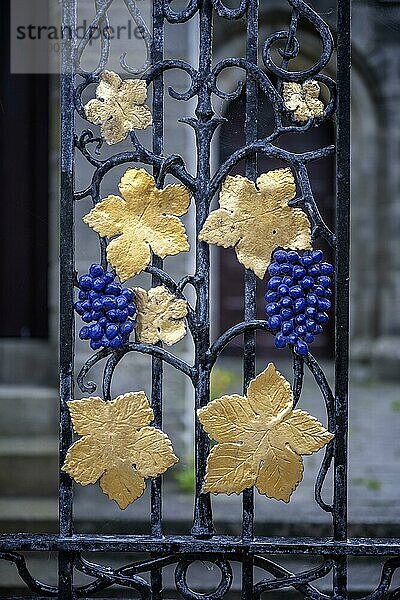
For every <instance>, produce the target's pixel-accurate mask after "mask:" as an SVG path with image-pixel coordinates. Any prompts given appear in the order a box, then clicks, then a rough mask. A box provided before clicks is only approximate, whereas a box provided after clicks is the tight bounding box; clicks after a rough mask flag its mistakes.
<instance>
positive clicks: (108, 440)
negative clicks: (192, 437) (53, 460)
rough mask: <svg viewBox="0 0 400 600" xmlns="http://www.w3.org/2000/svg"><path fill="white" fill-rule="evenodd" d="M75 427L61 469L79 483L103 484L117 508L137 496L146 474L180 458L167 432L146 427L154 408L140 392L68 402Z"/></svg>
mask: <svg viewBox="0 0 400 600" xmlns="http://www.w3.org/2000/svg"><path fill="white" fill-rule="evenodd" d="M68 408H69V412H70V415H71V419H72V423H73V426H74V430H75V432H76V433H77V434H79V435H82V436H83V437H82V438H81V439H80V440H78V441H77V442H75V443H74V444H72V446H71V447H70V448H69V450H68V452H67V456H66V459H65V462H64V465H63V467H62V470H63V471H65V472H66V473H68V474H69V475H70V476H71V477H72V478H73V479H74V480H75V481H76V482H77V483H80V484H81V485H88V484H90V483H96V481H98V480H100V486H101V489H102V490H103V492H104V493H105V494H107V496H108V497H109V498H110V500H115V502H116V503H117V504H118V506H119V507H120V508H121V509H125V508H126V507H127V506H128V505H129V504H131V503H132V502H134V501H135V500H137V498H139V497H140V496H141V495H142V494H143V492H144V489H145V478H146V477H157V476H158V475H160V474H161V473H164V472H165V471H166V470H167V469H168V468H169V467H171V466H172V465H174V464H175V463H177V462H178V459H177V457H176V456H175V454H174V452H173V449H172V444H171V441H170V440H169V438H168V436H167V435H166V434H165V433H163V432H162V431H160V430H159V429H156V428H155V427H149V423H151V421H152V420H153V419H154V415H153V411H152V409H151V407H150V404H149V401H148V399H147V397H146V394H145V393H144V392H128V393H127V394H124V395H122V396H118V397H117V398H115V400H113V401H112V402H105V401H104V400H102V399H101V398H98V397H92V398H84V399H82V400H74V401H72V402H68Z"/></svg>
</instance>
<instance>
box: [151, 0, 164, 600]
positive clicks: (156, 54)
mask: <svg viewBox="0 0 400 600" xmlns="http://www.w3.org/2000/svg"><path fill="white" fill-rule="evenodd" d="M152 18H153V41H152V47H151V63H152V65H154V64H156V63H157V62H159V61H161V60H163V57H164V14H163V7H162V3H161V2H156V1H154V2H153V12H152ZM152 112H153V152H155V154H162V153H163V150H164V144H163V141H164V140H163V138H164V81H163V76H162V75H159V76H158V77H157V78H156V79H155V80H154V82H153V111H152ZM153 175H154V177H155V179H156V180H157V177H158V175H159V170H158V169H156V168H154V169H153ZM161 183H162V182H161ZM152 264H153V266H155V267H158V268H159V269H162V267H163V261H162V259H160V258H159V257H157V256H153V261H152ZM160 283H161V282H160V280H159V278H158V277H156V276H153V277H152V281H151V284H152V286H153V287H154V286H157V285H160ZM162 397H163V363H162V360H161V359H160V358H154V357H153V358H152V389H151V406H152V409H153V412H154V425H155V426H156V427H159V428H160V429H161V428H162V417H163V414H162V413H163V410H162ZM150 493H151V522H150V532H151V535H153V536H156V537H161V536H162V479H161V477H157V478H156V479H152V480H151V492H150ZM162 586H163V583H162V569H159V570H153V571H152V572H151V589H152V598H153V600H159V599H161V598H162Z"/></svg>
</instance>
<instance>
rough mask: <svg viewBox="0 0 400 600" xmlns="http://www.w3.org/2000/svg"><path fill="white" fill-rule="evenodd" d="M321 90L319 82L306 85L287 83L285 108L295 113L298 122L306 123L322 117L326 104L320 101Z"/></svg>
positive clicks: (284, 96) (284, 89) (285, 85)
mask: <svg viewBox="0 0 400 600" xmlns="http://www.w3.org/2000/svg"><path fill="white" fill-rule="evenodd" d="M320 92H321V88H320V86H319V83H318V81H315V80H310V81H306V82H305V83H293V82H290V83H288V82H285V83H284V84H283V100H284V103H285V107H286V108H287V109H288V110H289V111H290V112H292V113H293V116H294V118H295V120H296V121H299V122H301V123H304V122H305V121H308V120H309V119H310V118H311V117H322V115H323V114H324V108H325V107H324V104H323V102H321V100H319V99H318V98H319V95H320Z"/></svg>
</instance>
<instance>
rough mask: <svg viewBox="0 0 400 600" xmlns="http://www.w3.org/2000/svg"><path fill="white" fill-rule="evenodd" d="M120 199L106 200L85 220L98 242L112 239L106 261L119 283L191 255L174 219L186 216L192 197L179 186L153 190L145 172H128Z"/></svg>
mask: <svg viewBox="0 0 400 600" xmlns="http://www.w3.org/2000/svg"><path fill="white" fill-rule="evenodd" d="M118 188H119V191H120V194H121V196H122V197H120V196H107V198H105V199H104V200H102V201H101V202H99V203H98V204H97V205H96V206H95V207H94V208H93V209H92V210H91V211H90V212H89V213H88V214H87V215H86V216H85V217H84V218H83V220H84V222H85V223H86V224H87V225H89V227H91V228H92V229H94V231H96V232H97V233H98V234H99V235H100V236H102V237H113V236H118V237H115V238H114V239H112V240H111V241H110V243H109V244H108V246H107V258H108V260H109V262H110V263H111V265H112V266H113V267H115V269H116V271H117V274H118V276H119V278H120V279H121V281H125V280H126V279H129V278H130V277H133V276H134V275H137V274H138V273H140V272H141V271H143V269H145V268H146V267H147V265H148V264H149V263H150V261H151V250H152V251H153V252H154V254H156V255H157V256H159V257H160V258H165V257H166V256H172V255H175V254H178V253H179V252H187V251H188V250H189V243H188V238H187V235H186V231H185V227H184V225H183V223H182V222H181V220H180V219H179V218H178V217H180V216H182V215H184V214H185V213H187V211H188V208H189V204H190V192H189V190H188V189H187V188H186V187H185V186H184V185H181V184H172V185H167V186H166V187H165V188H164V189H163V190H159V189H157V188H156V184H155V181H154V178H153V177H152V176H151V175H150V174H149V173H147V171H145V169H128V170H127V171H125V173H124V175H123V176H122V178H121V181H120V183H119V186H118Z"/></svg>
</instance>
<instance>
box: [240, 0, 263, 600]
mask: <svg viewBox="0 0 400 600" xmlns="http://www.w3.org/2000/svg"><path fill="white" fill-rule="evenodd" d="M258 2H259V0H250V3H249V7H248V10H247V37H246V59H247V60H248V61H249V62H251V63H253V64H257V63H258ZM257 91H258V90H257V83H256V82H255V81H254V80H253V79H251V78H250V77H249V76H248V75H247V77H246V117H245V135H246V144H250V143H251V142H253V141H254V140H256V139H257V122H258V96H257ZM246 177H248V178H249V179H250V180H251V181H255V180H256V179H257V156H256V155H255V156H251V157H250V158H248V159H246ZM256 285H257V283H256V276H255V274H254V273H253V271H250V270H249V269H246V271H245V276H244V320H245V321H252V320H253V319H255V318H256ZM255 352H256V334H255V332H254V331H248V332H246V333H245V334H244V354H243V391H244V393H246V392H247V388H248V385H249V383H250V381H251V379H253V378H254V376H255V370H256V357H255ZM242 507H243V515H242V536H243V539H244V540H249V541H250V540H252V539H253V536H254V488H250V489H248V490H245V491H244V492H243V504H242ZM253 567H254V565H253V559H252V557H251V556H248V557H246V558H244V559H243V564H242V600H251V598H252V597H253V579H254V568H253Z"/></svg>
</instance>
